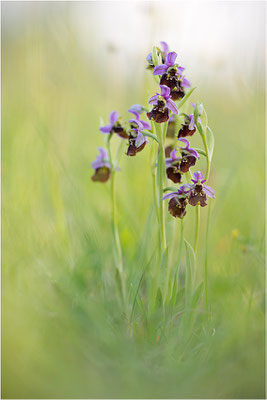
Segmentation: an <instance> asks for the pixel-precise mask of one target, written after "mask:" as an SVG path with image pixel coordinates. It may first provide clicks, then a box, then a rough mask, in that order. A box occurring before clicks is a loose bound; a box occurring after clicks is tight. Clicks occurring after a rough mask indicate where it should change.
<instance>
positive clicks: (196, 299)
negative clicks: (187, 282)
mask: <svg viewBox="0 0 267 400" xmlns="http://www.w3.org/2000/svg"><path fill="white" fill-rule="evenodd" d="M203 288H204V282H201V283H200V285H199V286H198V287H197V288H196V290H195V293H194V295H193V298H192V308H196V307H197V305H198V303H199V300H200V297H201V295H202V292H203Z"/></svg>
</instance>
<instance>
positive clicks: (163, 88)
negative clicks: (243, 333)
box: [160, 85, 171, 100]
mask: <svg viewBox="0 0 267 400" xmlns="http://www.w3.org/2000/svg"><path fill="white" fill-rule="evenodd" d="M170 93H171V89H170V88H169V87H168V86H165V85H160V94H161V96H162V97H164V98H165V99H166V100H167V99H168V98H169V97H170Z"/></svg>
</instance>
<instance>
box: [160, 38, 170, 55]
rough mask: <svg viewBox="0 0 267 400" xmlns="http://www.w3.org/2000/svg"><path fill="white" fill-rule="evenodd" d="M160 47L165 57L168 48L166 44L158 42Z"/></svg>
mask: <svg viewBox="0 0 267 400" xmlns="http://www.w3.org/2000/svg"><path fill="white" fill-rule="evenodd" d="M160 44H161V47H162V52H163V53H164V55H166V54H167V53H168V51H169V46H168V44H167V43H166V42H163V41H162V42H160Z"/></svg>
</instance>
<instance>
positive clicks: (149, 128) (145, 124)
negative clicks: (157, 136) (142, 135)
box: [140, 119, 151, 131]
mask: <svg viewBox="0 0 267 400" xmlns="http://www.w3.org/2000/svg"><path fill="white" fill-rule="evenodd" d="M140 122H141V123H142V124H143V127H144V128H143V129H147V130H149V131H151V125H150V123H149V122H146V121H143V120H142V119H140Z"/></svg>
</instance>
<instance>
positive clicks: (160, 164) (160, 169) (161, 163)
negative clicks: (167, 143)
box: [154, 123, 166, 255]
mask: <svg viewBox="0 0 267 400" xmlns="http://www.w3.org/2000/svg"><path fill="white" fill-rule="evenodd" d="M164 125H165V124H164ZM154 126H155V131H156V135H157V138H158V141H159V145H158V161H157V177H158V199H159V232H160V254H161V255H162V253H163V252H164V251H165V249H166V232H165V216H164V204H163V202H162V197H163V189H164V181H165V179H164V178H165V151H164V140H163V135H164V129H162V128H161V124H157V123H154Z"/></svg>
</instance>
